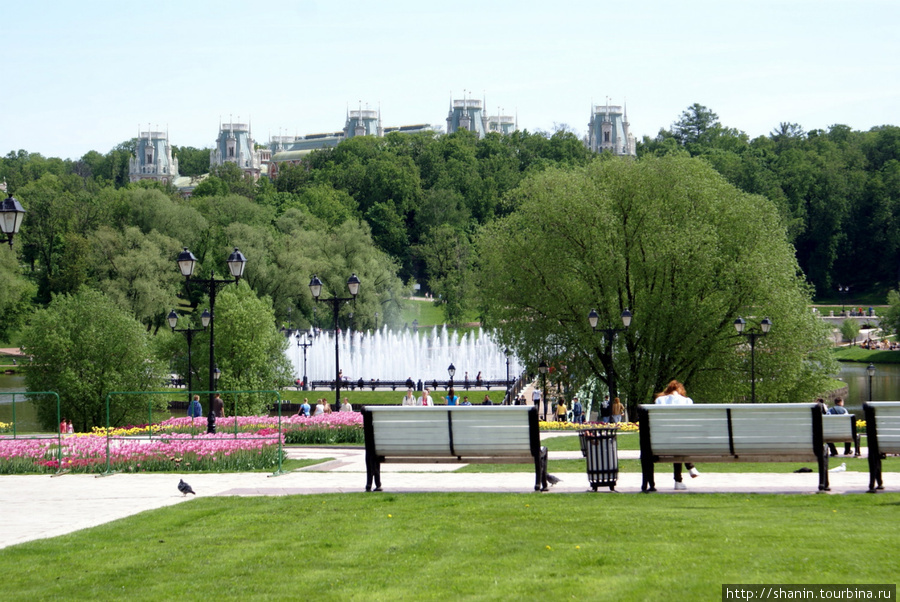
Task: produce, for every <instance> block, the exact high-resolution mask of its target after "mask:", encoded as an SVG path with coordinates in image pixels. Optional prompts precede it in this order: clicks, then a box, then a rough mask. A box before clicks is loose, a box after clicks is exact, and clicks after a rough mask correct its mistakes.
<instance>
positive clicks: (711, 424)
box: [638, 403, 829, 491]
mask: <svg viewBox="0 0 900 602" xmlns="http://www.w3.org/2000/svg"><path fill="white" fill-rule="evenodd" d="M638 417H639V420H640V425H641V429H640V440H641V472H642V473H643V482H642V484H641V491H656V484H655V481H654V475H653V465H654V463H656V462H667V463H683V462H794V461H798V462H807V461H815V462H816V463H817V464H818V468H819V490H820V491H828V489H829V488H828V453H827V451H826V448H825V441H824V437H823V431H822V423H823V420H822V418H824V416H823V415H822V412H821V409H820V408H819V407H818V406H817V405H816V404H814V403H759V404H694V405H640V406H638Z"/></svg>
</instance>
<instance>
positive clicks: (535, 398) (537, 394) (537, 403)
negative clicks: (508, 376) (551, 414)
mask: <svg viewBox="0 0 900 602" xmlns="http://www.w3.org/2000/svg"><path fill="white" fill-rule="evenodd" d="M531 403H532V404H534V407H536V408H537V409H538V413H540V411H541V390H540V389H538V388H537V387H535V388H534V391H532V392H531ZM541 420H547V406H546V404H545V405H544V413H543V414H541Z"/></svg>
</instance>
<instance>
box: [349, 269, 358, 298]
mask: <svg viewBox="0 0 900 602" xmlns="http://www.w3.org/2000/svg"><path fill="white" fill-rule="evenodd" d="M347 288H348V289H350V294H351V295H353V296H354V297H355V296H356V295H358V294H359V278H357V277H356V274H352V275H351V276H350V278H349V279H348V280H347Z"/></svg>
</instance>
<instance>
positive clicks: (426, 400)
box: [416, 389, 434, 406]
mask: <svg viewBox="0 0 900 602" xmlns="http://www.w3.org/2000/svg"><path fill="white" fill-rule="evenodd" d="M416 405H420V406H433V405H434V401H433V400H432V399H431V391H430V390H428V389H425V391H424V392H423V393H422V397H420V398H419V402H418V403H417V404H416Z"/></svg>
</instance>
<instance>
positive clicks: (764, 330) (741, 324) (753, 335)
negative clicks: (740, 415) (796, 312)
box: [734, 318, 772, 403]
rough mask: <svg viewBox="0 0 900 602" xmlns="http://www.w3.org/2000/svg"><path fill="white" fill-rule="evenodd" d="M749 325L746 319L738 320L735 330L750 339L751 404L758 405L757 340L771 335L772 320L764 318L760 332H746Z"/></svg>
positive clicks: (735, 322) (760, 325)
mask: <svg viewBox="0 0 900 602" xmlns="http://www.w3.org/2000/svg"><path fill="white" fill-rule="evenodd" d="M746 326H747V323H746V322H745V321H744V318H738V319H737V320H735V321H734V329H735V330H737V333H738V334H739V335H741V336H745V337H747V338H749V339H750V403H756V339H758V338H759V337H764V336H766V335H767V334H769V330H771V329H772V320H770V319H769V318H763V320H762V322H760V323H759V330H756V331H748V332H744V329H745V328H746Z"/></svg>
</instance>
